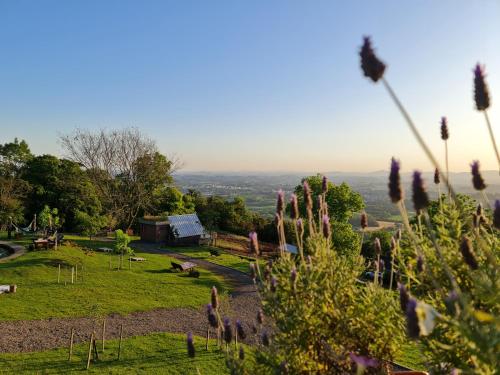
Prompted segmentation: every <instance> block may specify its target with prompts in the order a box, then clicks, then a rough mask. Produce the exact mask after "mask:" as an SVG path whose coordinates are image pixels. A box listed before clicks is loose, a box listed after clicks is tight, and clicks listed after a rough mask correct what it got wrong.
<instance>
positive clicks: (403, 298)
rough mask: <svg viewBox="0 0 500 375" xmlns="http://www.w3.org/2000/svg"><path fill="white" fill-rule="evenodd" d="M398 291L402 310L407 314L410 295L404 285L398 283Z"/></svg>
mask: <svg viewBox="0 0 500 375" xmlns="http://www.w3.org/2000/svg"><path fill="white" fill-rule="evenodd" d="M398 289H399V304H400V306H401V310H402V311H403V312H406V306H407V305H408V301H409V299H410V295H409V294H408V292H407V291H406V288H405V286H404V284H401V283H398Z"/></svg>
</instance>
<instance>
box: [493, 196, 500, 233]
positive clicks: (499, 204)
mask: <svg viewBox="0 0 500 375" xmlns="http://www.w3.org/2000/svg"><path fill="white" fill-rule="evenodd" d="M493 226H494V227H495V228H497V229H500V200H498V199H497V200H496V201H495V210H494V211H493Z"/></svg>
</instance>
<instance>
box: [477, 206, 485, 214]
mask: <svg viewBox="0 0 500 375" xmlns="http://www.w3.org/2000/svg"><path fill="white" fill-rule="evenodd" d="M483 213H484V210H483V205H482V204H481V203H479V204H478V205H477V207H476V215H477V216H483Z"/></svg>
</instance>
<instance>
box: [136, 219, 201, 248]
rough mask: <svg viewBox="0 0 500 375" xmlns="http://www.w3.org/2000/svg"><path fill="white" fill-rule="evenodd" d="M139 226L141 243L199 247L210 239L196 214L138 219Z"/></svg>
mask: <svg viewBox="0 0 500 375" xmlns="http://www.w3.org/2000/svg"><path fill="white" fill-rule="evenodd" d="M139 224H140V234H141V240H142V241H147V242H155V243H166V244H167V245H170V246H175V245H178V246H189V245H200V244H202V243H204V242H208V241H209V239H210V236H209V234H208V233H207V232H206V231H205V228H204V227H203V225H202V224H201V222H200V219H199V218H198V216H197V215H196V214H186V215H172V216H167V217H166V218H151V217H145V218H143V219H139Z"/></svg>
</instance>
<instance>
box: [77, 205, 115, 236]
mask: <svg viewBox="0 0 500 375" xmlns="http://www.w3.org/2000/svg"><path fill="white" fill-rule="evenodd" d="M75 221H76V223H77V228H78V229H79V230H80V231H81V232H82V233H83V234H84V235H86V236H89V238H90V239H92V236H94V235H95V234H96V233H97V232H98V231H99V230H101V229H102V228H104V227H105V226H106V224H107V223H108V219H107V217H106V216H102V215H89V214H88V213H86V212H84V211H78V210H77V211H76V212H75Z"/></svg>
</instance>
